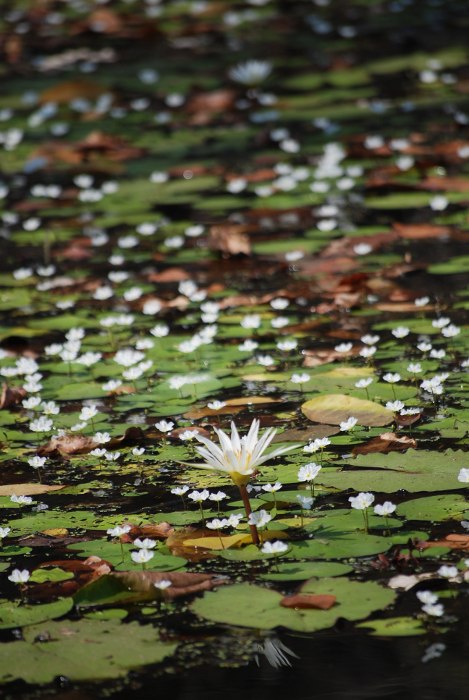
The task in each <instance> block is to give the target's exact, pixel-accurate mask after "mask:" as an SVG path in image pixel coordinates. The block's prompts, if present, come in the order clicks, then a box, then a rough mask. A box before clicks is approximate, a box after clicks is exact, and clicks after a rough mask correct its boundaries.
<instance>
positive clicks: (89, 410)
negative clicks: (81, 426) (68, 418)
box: [78, 404, 98, 421]
mask: <svg viewBox="0 0 469 700" xmlns="http://www.w3.org/2000/svg"><path fill="white" fill-rule="evenodd" d="M96 415H98V408H97V406H96V405H94V404H93V405H91V406H83V408H82V409H81V412H80V415H79V416H78V418H79V420H81V421H88V420H91V419H92V418H94V417H95V416H96Z"/></svg>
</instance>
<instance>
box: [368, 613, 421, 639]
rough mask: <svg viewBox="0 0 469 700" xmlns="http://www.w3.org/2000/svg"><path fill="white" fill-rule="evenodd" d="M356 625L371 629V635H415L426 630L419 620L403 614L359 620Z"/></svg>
mask: <svg viewBox="0 0 469 700" xmlns="http://www.w3.org/2000/svg"><path fill="white" fill-rule="evenodd" d="M357 627H359V628H361V629H364V630H371V632H370V633H371V634H372V635H373V637H415V636H417V635H420V634H425V633H426V632H427V630H426V628H425V626H424V625H423V624H422V621H421V620H418V619H416V618H415V617H404V616H403V617H388V618H386V619H384V620H370V621H369V622H361V623H360V624H359V625H357Z"/></svg>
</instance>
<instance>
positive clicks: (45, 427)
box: [29, 416, 54, 433]
mask: <svg viewBox="0 0 469 700" xmlns="http://www.w3.org/2000/svg"><path fill="white" fill-rule="evenodd" d="M53 427H54V424H53V422H52V421H51V420H50V418H46V417H45V416H40V417H39V418H36V420H32V421H31V423H30V424H29V429H30V430H31V431H32V432H33V433H48V432H49V430H52V429H53Z"/></svg>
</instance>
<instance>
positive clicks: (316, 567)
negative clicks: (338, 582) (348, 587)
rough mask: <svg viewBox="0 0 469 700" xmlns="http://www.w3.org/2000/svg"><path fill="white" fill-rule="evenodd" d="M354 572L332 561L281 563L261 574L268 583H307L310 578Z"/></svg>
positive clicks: (346, 566)
mask: <svg viewBox="0 0 469 700" xmlns="http://www.w3.org/2000/svg"><path fill="white" fill-rule="evenodd" d="M351 571H353V569H352V567H351V566H348V565H347V564H340V563H338V562H332V561H315V562H313V561H310V562H285V563H283V562H279V563H278V566H275V565H273V566H272V570H271V571H269V572H268V573H266V574H261V576H259V578H261V579H265V580H266V581H306V579H308V578H312V577H313V576H314V577H315V578H322V577H323V576H343V575H344V574H349V573H350V572H351Z"/></svg>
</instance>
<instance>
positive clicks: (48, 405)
mask: <svg viewBox="0 0 469 700" xmlns="http://www.w3.org/2000/svg"><path fill="white" fill-rule="evenodd" d="M41 410H42V412H43V413H44V415H46V416H56V415H57V414H58V413H60V407H59V406H57V404H56V403H55V401H43V402H42V403H41Z"/></svg>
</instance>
